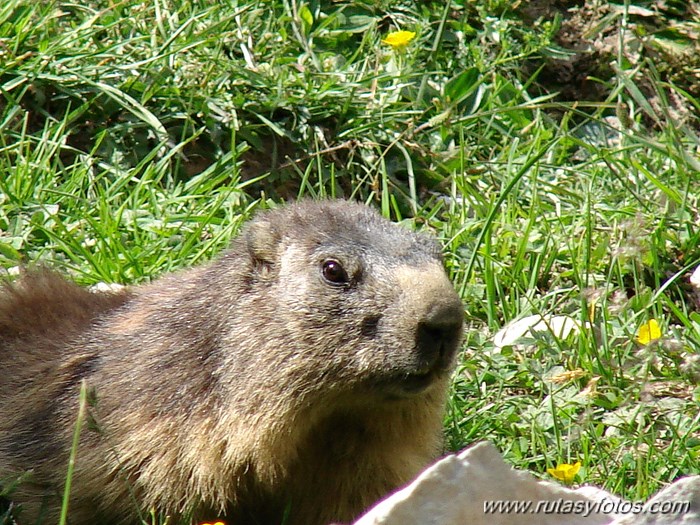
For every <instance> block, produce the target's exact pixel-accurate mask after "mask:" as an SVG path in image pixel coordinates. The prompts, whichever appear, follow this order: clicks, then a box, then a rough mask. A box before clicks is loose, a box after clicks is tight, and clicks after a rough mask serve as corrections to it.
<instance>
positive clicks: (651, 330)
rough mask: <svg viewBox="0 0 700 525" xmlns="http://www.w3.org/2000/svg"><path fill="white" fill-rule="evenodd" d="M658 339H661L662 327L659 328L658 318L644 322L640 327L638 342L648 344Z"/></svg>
mask: <svg viewBox="0 0 700 525" xmlns="http://www.w3.org/2000/svg"><path fill="white" fill-rule="evenodd" d="M657 339H661V328H659V323H658V321H657V320H656V319H649V322H648V323H644V324H643V325H642V326H640V327H639V332H637V342H638V343H639V344H641V345H646V344H649V343H651V342H652V341H656V340H657Z"/></svg>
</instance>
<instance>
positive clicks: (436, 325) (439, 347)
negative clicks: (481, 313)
mask: <svg viewBox="0 0 700 525" xmlns="http://www.w3.org/2000/svg"><path fill="white" fill-rule="evenodd" d="M450 292H451V294H449V295H448V296H447V297H444V298H440V299H439V300H437V301H435V302H433V303H432V304H428V305H427V308H426V310H425V314H424V316H423V317H422V319H420V320H419V321H418V327H417V330H416V350H417V352H418V355H419V357H420V359H421V361H422V362H423V363H424V366H425V367H426V368H430V369H433V368H435V367H438V368H445V367H449V366H450V364H451V363H452V359H453V357H454V355H455V352H456V351H457V347H458V346H459V343H460V341H461V339H462V325H463V318H464V312H463V310H462V303H461V302H460V301H459V299H458V297H457V294H455V293H454V291H452V290H450Z"/></svg>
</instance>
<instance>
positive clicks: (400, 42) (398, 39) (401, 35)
mask: <svg viewBox="0 0 700 525" xmlns="http://www.w3.org/2000/svg"><path fill="white" fill-rule="evenodd" d="M415 36H416V34H415V33H414V32H413V31H393V32H391V33H389V34H388V35H386V38H385V39H384V40H382V44H386V45H388V46H391V47H393V48H394V49H402V48H404V47H406V46H407V45H408V43H409V42H410V41H411V40H413V38H414V37H415Z"/></svg>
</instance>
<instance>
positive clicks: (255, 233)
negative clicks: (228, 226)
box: [245, 219, 282, 265]
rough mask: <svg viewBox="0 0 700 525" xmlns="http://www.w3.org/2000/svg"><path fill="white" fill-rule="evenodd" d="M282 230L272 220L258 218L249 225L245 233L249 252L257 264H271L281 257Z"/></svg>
mask: <svg viewBox="0 0 700 525" xmlns="http://www.w3.org/2000/svg"><path fill="white" fill-rule="evenodd" d="M281 237H282V236H281V234H280V231H279V230H278V229H277V227H275V225H274V224H272V223H271V222H269V221H267V220H264V219H257V220H254V221H253V222H251V223H250V224H249V225H248V228H247V229H246V233H245V240H246V246H247V247H248V253H249V254H250V256H251V258H252V259H253V261H254V262H255V263H256V264H264V265H271V264H274V262H275V261H276V260H277V259H278V258H279V256H278V247H279V243H280V240H281Z"/></svg>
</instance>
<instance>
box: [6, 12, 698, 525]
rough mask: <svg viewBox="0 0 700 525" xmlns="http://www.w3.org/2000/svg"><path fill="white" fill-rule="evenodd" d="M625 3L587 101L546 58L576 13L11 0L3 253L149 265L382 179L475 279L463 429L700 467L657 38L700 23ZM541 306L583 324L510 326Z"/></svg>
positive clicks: (455, 266) (668, 94) (689, 168)
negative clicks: (571, 94) (292, 205)
mask: <svg viewBox="0 0 700 525" xmlns="http://www.w3.org/2000/svg"><path fill="white" fill-rule="evenodd" d="M630 4H631V5H633V6H634V5H635V2H629V3H626V4H625V6H626V7H625V6H622V7H621V9H622V11H621V12H620V13H621V14H620V15H619V16H617V17H613V18H610V17H609V18H607V19H606V24H608V30H611V31H613V30H614V31H615V35H617V38H618V40H619V42H620V43H621V45H620V46H618V48H617V51H616V54H614V56H612V57H611V58H610V61H609V62H608V63H605V64H603V65H604V66H606V68H604V69H607V70H609V71H610V76H609V77H607V78H597V79H595V82H597V84H598V85H599V86H601V87H602V89H603V91H604V93H605V96H604V97H602V98H600V99H596V100H586V99H581V100H573V101H572V100H569V101H566V100H562V98H561V97H558V96H557V93H556V92H555V91H553V90H551V89H548V84H547V82H546V81H545V80H544V79H540V77H539V73H540V72H542V71H544V70H545V68H546V67H549V65H551V64H552V63H554V64H556V63H558V62H557V60H561V59H564V58H566V57H567V56H569V54H570V52H569V51H568V50H566V49H563V48H561V47H560V46H558V44H557V43H556V35H557V31H558V30H559V23H560V20H559V19H557V18H554V19H550V20H547V19H536V20H534V21H530V22H526V21H524V18H523V16H521V13H520V12H518V11H513V10H512V9H513V8H512V6H510V3H504V2H499V1H490V2H471V1H470V2H464V3H450V2H447V3H444V2H442V3H438V2H435V3H431V2H427V3H426V2H386V3H383V4H381V3H376V2H363V1H349V2H334V3H319V2H309V3H299V2H294V1H292V0H279V1H275V2H266V3H263V2H255V1H253V2H240V3H239V2H236V1H231V2H228V3H222V2H209V1H205V0H195V1H192V2H169V1H167V0H157V1H156V2H154V3H151V4H148V5H145V4H141V3H137V2H133V1H132V0H123V1H121V2H118V3H112V2H98V1H93V2H88V3H83V4H81V5H77V4H70V3H67V2H58V1H54V2H27V1H25V0H7V1H6V2H3V4H2V6H1V7H0V265H1V266H2V267H4V268H7V269H13V268H16V267H17V266H18V265H20V264H23V263H26V262H29V261H43V262H45V263H48V264H50V265H52V266H54V267H57V268H59V269H61V270H62V271H65V272H68V273H69V274H71V275H72V276H73V277H74V278H75V279H76V280H77V281H78V282H80V283H82V284H93V283H95V282H98V281H105V282H119V283H138V282H143V281H146V280H149V279H151V278H153V277H155V276H156V275H158V274H161V273H164V272H168V271H171V270H174V269H176V268H179V267H183V266H189V265H192V264H196V263H197V262H200V261H202V260H205V259H208V258H210V257H212V256H214V255H215V254H216V253H217V252H219V251H220V250H221V249H223V248H224V247H225V246H226V244H227V243H228V240H229V239H230V238H231V237H232V236H233V235H235V233H236V231H237V230H238V228H239V227H240V225H241V223H242V222H244V221H245V220H246V219H247V218H249V217H250V216H251V214H252V213H253V212H254V210H255V209H257V208H259V207H265V206H267V205H270V204H271V203H272V202H279V201H281V200H283V199H291V198H297V197H300V196H313V197H325V196H331V197H345V198H355V199H360V200H363V201H366V202H368V203H369V204H371V205H373V206H376V207H377V208H379V209H380V210H381V211H382V212H383V213H384V214H385V215H386V216H387V217H390V218H392V219H395V220H403V221H405V222H406V223H407V224H409V226H410V227H417V228H429V229H432V230H433V231H434V232H435V233H436V234H437V235H438V236H439V237H440V239H441V240H442V241H443V243H444V246H445V255H446V265H447V269H448V271H449V272H450V275H451V277H452V279H453V281H454V283H455V287H456V288H457V289H458V291H459V292H460V294H461V296H462V298H463V300H464V303H465V308H466V312H467V319H468V328H469V329H468V331H467V340H466V342H465V347H464V354H463V359H462V360H461V363H460V365H459V367H458V371H457V373H456V375H455V381H454V386H453V390H452V395H451V401H450V405H449V410H448V415H447V418H446V422H445V428H446V435H447V443H448V447H449V449H450V450H458V449H460V448H462V447H465V446H467V445H469V444H470V443H474V442H475V441H478V440H482V439H488V440H491V441H493V442H495V443H496V444H497V446H498V447H499V449H500V450H501V451H502V452H503V453H504V455H505V457H506V458H507V460H508V461H509V462H510V463H512V464H513V465H514V466H516V467H518V468H522V469H529V470H531V471H533V472H535V473H536V474H537V475H541V476H542V477H547V476H546V469H547V468H548V467H553V466H555V465H556V464H558V463H563V462H567V463H573V462H575V461H577V460H580V461H581V462H582V465H583V467H582V469H581V471H580V473H579V476H578V478H577V480H578V481H580V482H586V483H592V484H596V485H599V486H602V487H604V488H606V489H608V490H610V491H612V492H614V493H616V494H618V495H620V496H623V497H626V498H630V499H635V500H637V499H643V498H647V497H648V496H649V495H651V494H652V493H654V492H655V491H656V490H658V489H659V488H661V487H662V486H664V484H666V483H668V482H670V481H673V480H674V479H677V478H678V477H680V476H683V475H687V474H694V473H698V472H700V458H699V457H698V456H699V454H700V416H699V415H698V414H699V413H700V411H699V410H698V402H699V400H700V395H699V392H700V391H699V390H698V388H697V384H698V380H699V378H700V357H698V350H699V349H700V292H698V290H697V289H695V288H693V287H692V286H690V284H689V281H688V277H689V275H690V273H691V272H692V271H693V270H694V269H695V268H696V267H697V266H698V265H699V264H700V242H699V241H700V230H699V227H698V224H700V221H699V219H698V217H699V209H698V205H699V203H698V195H700V177H699V176H698V174H699V173H700V161H699V160H698V152H700V139H698V129H699V128H698V118H697V114H698V110H699V109H700V104H699V100H700V98H698V92H697V89H696V86H694V85H693V84H692V83H689V84H687V85H685V84H683V85H679V84H678V82H680V81H682V78H684V76H683V74H682V73H683V71H684V69H683V68H684V67H686V66H684V64H683V63H682V62H678V61H676V62H673V63H675V64H677V67H676V68H675V69H674V68H672V67H671V66H669V64H671V63H672V62H670V61H668V60H665V59H664V57H666V55H660V54H659V53H660V51H659V49H661V50H663V49H670V44H668V42H671V41H672V40H673V39H674V38H675V40H673V42H676V43H677V42H678V41H679V38H681V36H683V37H684V38H685V41H684V42H681V43H682V44H684V45H690V46H697V42H696V41H695V40H693V39H692V38H691V37H690V36H688V35H689V34H691V33H688V32H687V31H685V30H683V31H681V30H680V29H678V27H679V26H678V24H676V22H674V18H673V17H674V16H676V15H674V14H673V13H671V14H668V18H666V19H664V21H665V22H666V23H667V24H666V26H664V28H662V29H663V30H659V31H658V32H657V33H654V34H652V35H651V36H649V38H650V39H651V40H647V42H648V41H651V42H652V43H654V42H656V43H657V44H659V45H658V46H656V47H653V46H651V47H646V48H645V47H643V46H642V47H639V46H637V44H638V43H639V42H640V41H641V40H640V37H638V34H637V33H635V32H634V31H633V30H632V29H630V26H629V24H630V23H631V21H633V15H634V13H635V12H638V11H629V10H626V9H627V8H629V6H630ZM693 5H695V4H693ZM638 9H641V7H638ZM688 20H690V22H689V21H688ZM698 23H699V21H698V20H697V19H694V18H690V19H686V21H684V22H683V24H691V25H692V24H695V26H697V24H698ZM674 24H675V25H674ZM695 26H693V27H695ZM683 28H687V25H683ZM395 29H405V30H411V31H415V32H416V37H415V39H414V40H413V41H412V42H410V43H409V45H408V46H406V48H405V49H403V50H394V49H392V48H391V47H389V46H387V45H383V44H381V43H380V41H381V39H382V38H383V37H384V36H385V35H386V34H387V33H388V32H390V31H392V30H395ZM674 31H675V32H674ZM679 35H681V36H679ZM654 39H656V40H654ZM662 44H663V45H662ZM678 45H680V44H678ZM635 46H637V47H635ZM664 46H665V47H664ZM673 49H676V48H673ZM688 67H690V66H688ZM692 67H695V66H694V65H692ZM686 77H687V75H686ZM679 108H682V109H685V111H679ZM528 315H537V316H540V318H541V319H544V320H545V321H549V320H551V319H552V316H555V315H566V316H568V317H569V318H571V319H573V320H574V321H576V322H577V324H578V326H579V328H580V329H579V330H578V331H575V333H572V334H570V335H569V336H567V337H565V338H561V337H556V335H555V334H554V333H551V332H548V331H546V330H545V331H539V332H536V333H534V332H533V333H526V334H523V335H522V337H520V338H518V339H516V340H514V341H513V342H512V344H510V345H507V346H504V347H502V348H499V347H496V346H495V344H494V335H495V334H496V333H497V332H498V331H499V330H501V329H502V328H503V327H504V326H506V325H508V323H509V322H511V321H514V320H517V319H520V318H523V317H525V316H528ZM650 319H656V320H658V322H659V324H660V326H661V330H662V337H661V339H659V340H658V341H654V342H651V343H650V344H647V345H642V344H640V343H639V342H637V341H636V335H637V333H638V331H639V329H640V327H641V326H642V325H643V324H644V323H646V322H647V321H649V320H650ZM564 371H575V373H574V374H572V375H571V376H568V377H569V379H568V380H566V377H567V376H561V372H564ZM557 374H559V378H562V377H563V378H564V381H563V382H553V381H552V380H551V379H552V378H553V376H554V378H555V379H556V378H557ZM6 519H9V518H6ZM153 520H154V522H155V518H153Z"/></svg>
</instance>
